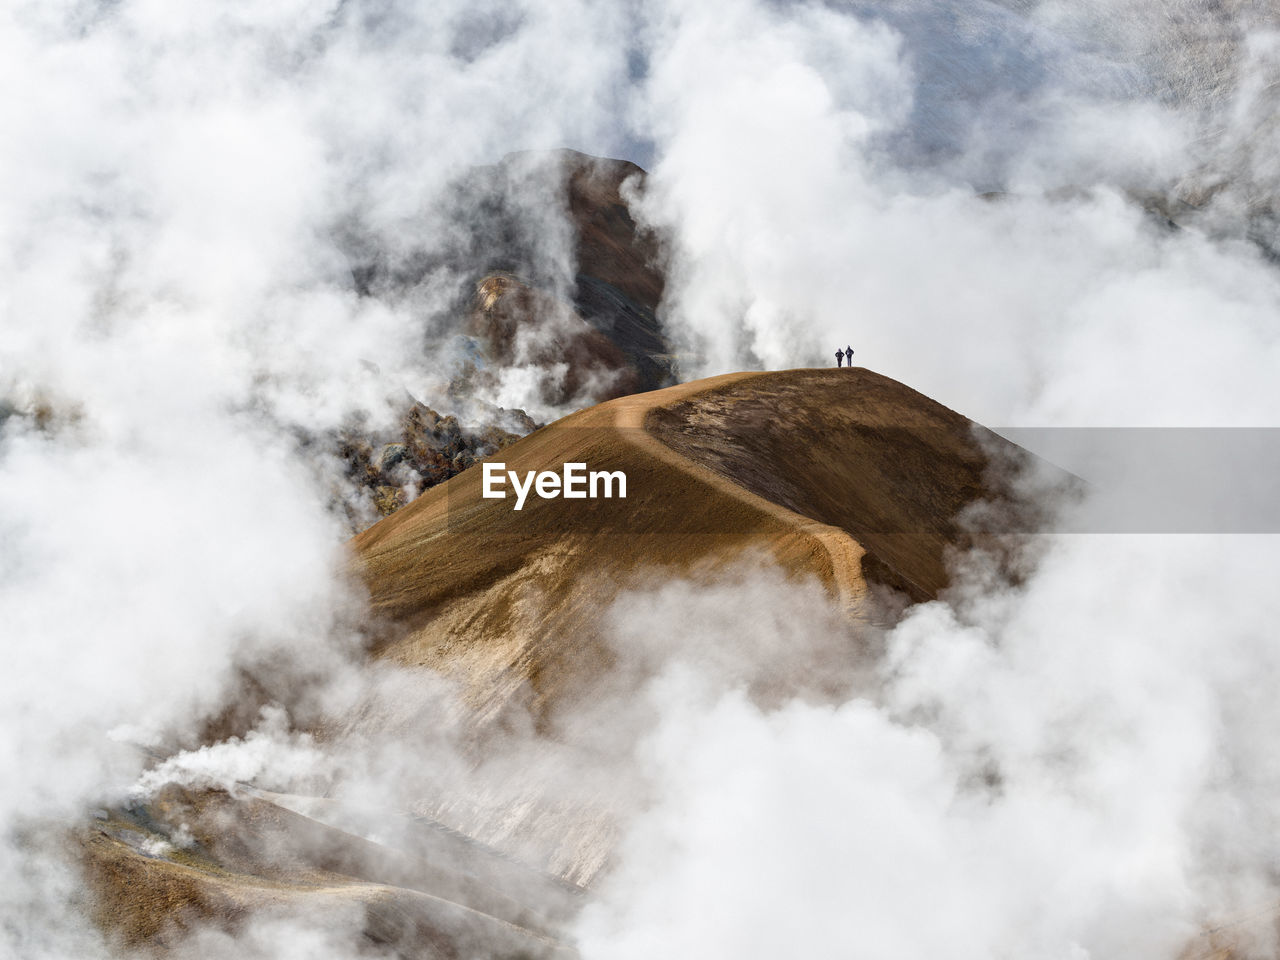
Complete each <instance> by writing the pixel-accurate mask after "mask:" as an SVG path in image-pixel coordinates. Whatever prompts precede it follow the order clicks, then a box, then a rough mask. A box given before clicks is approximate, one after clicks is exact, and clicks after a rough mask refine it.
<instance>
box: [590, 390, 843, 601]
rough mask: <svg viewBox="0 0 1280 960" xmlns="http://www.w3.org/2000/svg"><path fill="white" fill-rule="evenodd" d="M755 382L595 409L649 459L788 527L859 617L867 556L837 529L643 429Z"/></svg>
mask: <svg viewBox="0 0 1280 960" xmlns="http://www.w3.org/2000/svg"><path fill="white" fill-rule="evenodd" d="M760 376H764V374H763V373H761V372H750V373H727V374H722V375H721V376H718V377H710V378H708V379H705V380H696V381H694V382H692V383H682V384H677V385H676V386H674V387H667V388H666V389H664V390H656V391H654V392H652V393H643V394H636V395H634V396H630V397H622V398H620V399H618V400H612V401H610V402H609V403H606V404H603V405H602V406H601V407H600V408H599V409H600V410H601V411H602V412H605V411H607V412H608V413H609V414H610V415H611V416H612V418H613V424H614V426H616V427H617V428H618V429H619V430H620V432H621V434H622V438H623V439H624V440H625V441H627V442H628V443H630V444H632V445H633V446H636V447H638V448H640V449H641V450H642V451H643V452H645V453H647V454H649V455H650V456H653V457H657V458H658V459H660V460H662V461H663V462H665V463H667V464H669V465H670V466H671V467H672V468H674V469H676V470H680V471H682V472H683V473H686V474H688V475H690V476H692V477H694V478H695V479H697V480H698V482H700V483H704V484H706V485H707V486H709V487H712V488H714V489H716V490H717V491H719V492H720V493H723V494H726V495H728V496H730V497H733V498H734V499H736V500H738V501H740V502H741V503H742V504H744V505H745V506H748V507H750V508H752V509H754V510H758V511H760V512H762V513H765V514H767V515H769V516H771V517H773V518H775V519H777V520H780V521H782V522H783V523H786V524H789V525H790V526H792V527H793V528H795V529H796V530H797V531H798V532H799V533H802V534H804V535H805V536H808V537H812V538H813V539H814V540H816V541H818V543H820V544H821V545H822V547H823V549H824V550H826V552H827V555H828V556H829V557H830V558H831V570H832V583H833V585H834V588H835V591H836V599H837V601H838V602H839V603H840V605H841V607H842V608H844V610H845V611H846V612H847V613H850V614H853V615H860V614H861V611H862V609H863V607H864V601H865V600H866V595H867V584H866V581H865V580H864V579H863V576H862V557H863V555H864V554H865V553H866V550H865V549H864V548H863V547H862V545H861V544H859V543H858V542H857V541H856V540H855V539H854V538H853V537H851V536H850V535H849V534H848V533H846V532H845V531H844V530H841V529H840V528H839V527H834V526H831V525H830V524H826V523H821V522H819V521H817V520H814V519H813V518H811V517H806V516H804V515H803V514H800V513H796V512H795V511H794V510H790V509H788V508H787V507H784V506H782V505H781V504H778V503H774V502H773V501H772V500H769V499H767V498H765V497H762V496H759V495H758V494H755V493H752V492H751V491H750V490H747V489H746V488H745V487H743V486H740V485H739V484H737V483H734V482H733V481H732V480H730V479H728V478H727V477H724V476H722V475H721V474H718V473H716V472H715V471H714V470H710V469H708V468H706V467H704V466H703V465H702V464H700V463H697V462H695V461H693V460H690V459H689V458H688V457H686V456H684V455H683V454H680V453H678V452H677V451H675V450H673V449H672V448H671V447H669V446H667V445H666V444H665V443H663V442H662V441H661V440H659V439H658V438H657V437H656V436H654V435H653V434H652V433H651V432H650V431H649V430H648V428H647V427H646V425H645V421H646V418H647V417H648V416H649V414H650V413H652V412H653V411H654V410H656V409H659V408H661V407H667V406H670V405H672V404H675V403H678V402H680V401H682V400H688V399H691V398H693V397H696V396H698V395H700V394H703V393H708V392H710V391H712V390H717V389H720V388H722V387H727V386H731V385H733V384H736V383H740V382H742V381H746V380H750V379H752V378H755V377H760Z"/></svg>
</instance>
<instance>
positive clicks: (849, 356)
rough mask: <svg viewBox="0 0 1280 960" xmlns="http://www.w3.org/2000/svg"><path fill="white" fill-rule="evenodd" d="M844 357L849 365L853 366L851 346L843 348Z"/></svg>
mask: <svg viewBox="0 0 1280 960" xmlns="http://www.w3.org/2000/svg"><path fill="white" fill-rule="evenodd" d="M844 358H845V359H846V360H848V361H849V367H850V368H851V369H852V367H853V347H845V348H844Z"/></svg>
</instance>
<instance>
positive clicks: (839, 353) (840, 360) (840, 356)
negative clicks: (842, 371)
mask: <svg viewBox="0 0 1280 960" xmlns="http://www.w3.org/2000/svg"><path fill="white" fill-rule="evenodd" d="M836 366H837V367H843V366H844V351H843V350H841V349H840V348H839V347H837V348H836Z"/></svg>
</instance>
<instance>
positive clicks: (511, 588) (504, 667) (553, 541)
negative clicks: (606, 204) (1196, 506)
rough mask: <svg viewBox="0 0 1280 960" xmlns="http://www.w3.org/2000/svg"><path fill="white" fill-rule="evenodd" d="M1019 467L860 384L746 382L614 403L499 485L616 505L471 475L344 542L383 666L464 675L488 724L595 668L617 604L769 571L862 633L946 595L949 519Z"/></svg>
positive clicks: (958, 427)
mask: <svg viewBox="0 0 1280 960" xmlns="http://www.w3.org/2000/svg"><path fill="white" fill-rule="evenodd" d="M1000 450H1002V451H1004V453H1007V454H1015V453H1017V452H1018V450H1017V448H1016V447H1014V446H1013V445H1012V444H1009V443H1007V442H1006V441H1003V440H1000V439H999V438H998V437H996V436H995V435H994V434H991V433H990V432H988V431H983V430H980V429H979V428H977V427H976V426H975V425H974V424H973V423H972V422H971V421H969V420H968V419H966V418H965V417H963V416H961V415H960V414H958V413H955V412H954V411H952V410H949V409H947V408H946V407H944V406H942V405H941V404H938V403H936V402H934V401H932V400H930V399H928V398H927V397H925V396H923V395H922V394H920V393H917V392H916V391H914V390H911V389H910V388H908V387H906V386H903V385H902V384H900V383H897V382H896V381H893V380H890V379H889V378H887V377H883V376H880V375H879V374H875V373H872V372H871V371H869V370H865V369H861V368H856V369H852V370H848V369H845V370H792V371H786V372H779V373H741V374H730V375H726V376H721V377H714V378H711V379H709V380H702V381H697V382H695V383H689V384H683V385H680V386H677V387H670V388H667V389H664V390H659V391H656V392H653V393H648V394H640V395H636V396H631V397H624V398H621V399H618V400H613V401H610V402H608V403H604V404H601V405H599V406H597V407H593V408H591V409H589V410H585V411H581V412H579V413H576V414H573V415H571V416H569V417H566V418H564V419H562V420H560V421H557V422H556V423H554V424H552V425H550V426H548V427H545V428H543V429H542V430H539V431H537V432H535V433H534V434H532V435H531V436H529V437H526V438H524V439H523V440H521V441H519V442H518V443H516V444H514V445H513V446H510V447H508V448H507V449H506V450H504V451H503V452H502V453H501V455H500V457H495V458H494V459H501V460H502V461H503V462H505V463H506V465H507V469H509V470H516V471H519V472H520V473H521V474H523V473H524V472H525V471H529V470H546V469H554V470H559V469H560V466H561V464H563V463H565V462H570V461H579V462H584V463H586V464H587V465H588V467H589V468H590V469H607V470H621V471H623V472H624V473H625V474H626V476H627V498H626V499H625V500H617V499H596V500H573V501H569V500H564V499H550V500H542V499H538V498H537V497H534V496H531V497H530V498H529V500H528V501H527V502H526V503H525V505H524V508H523V509H522V510H521V511H519V512H516V511H515V510H514V509H513V501H512V500H495V499H484V498H483V497H482V496H481V486H482V482H483V478H482V471H481V470H480V469H473V470H468V471H467V472H466V473H463V474H461V475H459V476H458V477H455V478H454V479H453V480H451V481H450V482H449V483H448V484H446V485H443V486H441V487H438V488H435V489H432V490H430V491H428V492H427V493H426V494H425V495H424V496H422V497H421V498H419V499H418V500H417V501H415V502H414V503H412V504H410V505H409V506H408V507H407V508H405V509H404V510H402V511H400V512H399V513H397V514H395V515H394V516H392V517H389V518H387V519H386V520H383V521H382V522H381V523H378V524H377V525H375V526H373V527H371V528H370V529H369V530H366V531H365V532H364V533H362V534H360V535H359V536H357V537H356V538H355V539H354V540H353V541H352V546H353V548H354V549H355V551H356V553H357V556H358V558H359V563H360V566H361V569H362V571H363V574H364V577H365V580H366V582H367V583H368V585H369V589H370V593H371V597H372V605H373V610H374V612H375V614H376V616H377V617H378V618H379V619H380V620H381V621H382V622H383V623H384V624H385V625H388V629H387V630H386V636H387V637H388V638H389V639H388V640H387V641H386V642H385V643H384V644H383V645H382V646H381V648H380V654H381V655H382V656H385V657H390V658H393V659H395V660H397V661H399V662H402V663H405V664H412V665H419V666H425V667H430V668H432V669H439V670H444V671H446V672H460V673H461V675H462V676H464V677H465V682H466V684H467V685H468V687H469V688H470V690H471V691H472V695H473V697H474V702H473V706H474V707H475V708H476V710H477V711H478V713H479V715H482V716H493V715H495V714H496V713H498V712H500V707H501V704H500V702H498V701H501V700H502V699H503V698H505V697H508V696H511V695H513V693H514V692H515V691H516V689H519V690H520V692H521V694H522V695H530V702H531V703H532V704H533V705H534V709H535V710H536V711H541V710H544V709H548V710H549V709H552V708H553V707H554V705H555V704H557V703H559V702H560V701H562V700H563V699H565V698H569V699H570V700H572V699H575V698H576V697H579V696H587V695H589V690H590V686H591V683H592V679H593V678H594V677H595V676H596V675H597V674H598V673H599V672H600V671H601V670H604V669H605V668H606V666H607V658H606V657H605V656H604V655H603V654H602V653H601V651H600V650H599V648H598V647H597V644H596V640H595V628H594V625H593V621H594V617H595V615H596V613H597V612H598V611H600V610H601V609H603V607H604V606H605V605H606V604H607V602H608V600H609V599H610V597H611V596H613V595H614V594H615V593H616V591H617V590H618V589H620V588H622V587H624V586H626V585H627V584H629V583H637V582H643V581H645V580H646V579H651V578H653V577H655V576H670V575H672V574H680V573H690V572H694V571H706V570H707V569H708V568H709V567H714V566H717V565H728V564H732V563H734V562H735V560H737V559H738V558H741V557H742V556H743V555H746V554H753V553H763V554H767V555H769V556H771V557H773V558H774V559H775V560H776V562H777V563H779V564H781V565H782V566H783V567H784V568H785V569H786V570H788V571H790V572H791V573H792V574H794V575H795V576H815V577H817V578H819V579H820V580H821V581H822V582H823V583H825V584H826V585H827V587H828V589H829V590H830V591H831V593H832V594H833V595H835V596H837V597H838V598H839V599H840V600H841V601H842V602H843V603H845V604H846V605H847V606H848V608H849V610H850V612H851V613H852V615H853V616H854V617H856V618H863V619H874V618H876V617H877V616H878V615H879V614H878V611H877V602H876V600H875V598H874V596H873V594H878V595H879V596H880V597H881V598H882V599H883V597H884V593H885V591H884V590H879V591H876V590H873V587H874V586H877V585H881V586H883V587H885V588H888V589H892V590H897V591H899V592H900V593H902V594H905V595H906V596H907V597H908V598H910V599H914V600H921V599H926V598H929V597H933V596H936V595H937V593H938V591H939V590H941V589H942V588H943V587H944V586H945V584H946V580H947V578H946V571H945V566H944V552H945V550H946V549H947V547H948V545H950V544H954V543H957V542H958V541H959V540H960V539H962V537H963V536H964V534H963V531H962V529H961V527H960V526H959V525H958V523H957V517H958V515H959V514H960V513H961V511H962V510H964V508H965V507H966V506H967V505H969V504H971V503H974V502H975V501H978V500H980V499H982V498H984V497H986V498H993V497H1003V495H1004V494H1003V491H997V490H994V489H992V488H990V487H989V486H988V485H987V483H988V479H989V478H990V477H991V476H995V475H996V474H995V473H992V472H991V471H990V470H989V467H990V466H991V454H992V451H1000Z"/></svg>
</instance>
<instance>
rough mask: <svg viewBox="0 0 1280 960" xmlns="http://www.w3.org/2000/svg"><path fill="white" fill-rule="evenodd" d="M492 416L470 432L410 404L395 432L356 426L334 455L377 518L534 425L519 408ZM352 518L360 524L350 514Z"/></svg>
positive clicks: (449, 418)
mask: <svg viewBox="0 0 1280 960" xmlns="http://www.w3.org/2000/svg"><path fill="white" fill-rule="evenodd" d="M493 417H494V420H495V422H491V423H488V424H486V425H484V426H480V427H470V428H469V427H464V426H463V425H462V424H461V423H460V422H459V421H458V418H457V417H454V416H443V417H442V416H441V415H440V414H439V413H437V412H436V411H435V410H432V409H431V408H430V407H428V406H427V405H426V404H424V403H420V402H417V401H412V402H411V405H410V406H409V408H408V410H407V411H406V412H405V414H404V416H403V417H401V418H400V422H399V424H398V425H397V427H398V429H396V430H395V431H391V432H385V433H366V432H364V431H362V430H361V429H359V428H358V427H355V428H352V429H351V430H349V431H346V432H344V433H343V435H342V436H341V437H340V438H339V442H338V455H339V457H341V459H342V460H343V461H344V463H345V464H346V468H347V477H348V479H349V480H351V481H352V482H353V483H354V484H355V485H356V486H357V487H359V488H360V489H362V490H364V491H367V492H368V493H369V495H370V497H371V498H372V501H373V504H374V507H375V508H376V510H377V513H378V515H379V516H381V517H385V516H388V515H389V514H391V513H394V512H395V511H396V510H398V509H399V508H400V507H402V506H404V505H405V504H406V503H408V502H410V501H411V500H413V499H414V498H415V497H417V496H418V495H419V494H420V493H422V492H423V491H424V490H426V489H428V488H429V487H433V486H435V485H436V484H437V483H443V482H444V481H445V480H448V479H449V478H450V477H453V476H456V475H457V474H459V473H461V472H462V471H463V470H465V469H467V467H469V466H471V465H472V464H473V463H475V462H476V460H477V459H479V458H481V457H487V456H489V455H490V454H492V453H497V452H498V451H499V450H501V449H503V448H504V447H507V446H510V445H511V444H513V443H515V442H516V441H517V440H519V439H520V437H522V436H524V435H526V434H528V433H531V432H532V431H533V430H535V429H536V428H537V426H538V424H537V423H535V422H534V421H533V420H532V419H531V418H530V417H529V416H528V415H527V414H526V413H525V412H524V411H523V410H501V409H499V410H495V411H494V413H493ZM500 424H505V426H503V425H500ZM352 520H353V522H355V524H356V525H357V526H362V525H363V524H360V523H359V522H358V518H357V517H356V516H354V515H353V516H352Z"/></svg>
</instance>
